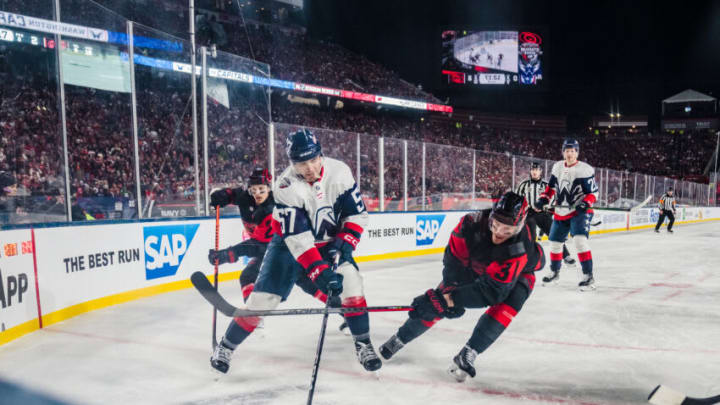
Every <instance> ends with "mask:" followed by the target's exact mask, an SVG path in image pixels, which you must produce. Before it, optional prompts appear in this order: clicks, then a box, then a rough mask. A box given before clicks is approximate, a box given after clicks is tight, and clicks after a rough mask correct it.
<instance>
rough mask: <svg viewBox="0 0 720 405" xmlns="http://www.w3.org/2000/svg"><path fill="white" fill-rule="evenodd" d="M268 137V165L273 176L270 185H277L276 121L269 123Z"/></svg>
mask: <svg viewBox="0 0 720 405" xmlns="http://www.w3.org/2000/svg"><path fill="white" fill-rule="evenodd" d="M267 136H268V138H267V145H268V167H269V168H270V176H272V179H271V180H270V185H271V186H273V185H275V123H274V122H270V124H269V125H268V135H267Z"/></svg>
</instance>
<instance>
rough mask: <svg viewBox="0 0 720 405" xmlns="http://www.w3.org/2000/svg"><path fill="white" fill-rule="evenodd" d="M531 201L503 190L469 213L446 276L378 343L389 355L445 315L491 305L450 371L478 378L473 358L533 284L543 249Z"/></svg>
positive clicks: (447, 259) (453, 240)
mask: <svg viewBox="0 0 720 405" xmlns="http://www.w3.org/2000/svg"><path fill="white" fill-rule="evenodd" d="M527 212H528V203H527V201H526V200H525V198H524V197H523V196H521V195H518V194H516V193H513V192H508V193H505V194H504V195H503V196H501V197H500V199H499V200H498V201H497V202H496V203H495V204H494V206H493V208H492V209H486V210H482V211H479V212H477V213H472V214H468V215H465V216H464V217H463V218H462V219H461V220H460V223H459V224H458V225H457V227H455V229H454V230H453V232H452V235H451V236H450V241H449V243H448V245H447V247H446V248H445V256H444V257H443V274H442V281H441V282H440V284H439V285H438V287H437V288H435V289H430V290H427V291H426V292H425V293H424V294H422V295H420V296H418V297H416V298H415V299H414V300H413V302H412V307H413V309H414V310H413V311H410V312H409V313H408V316H409V319H408V320H407V321H406V322H405V323H404V324H403V325H402V326H401V327H400V328H399V329H398V331H397V333H396V334H395V335H393V336H392V337H391V338H390V339H389V340H388V341H387V342H385V343H384V344H383V345H382V346H381V347H380V354H381V355H382V356H383V357H384V358H385V359H390V358H391V357H393V356H394V355H395V354H396V353H397V352H398V351H399V350H400V349H402V348H403V347H404V346H405V345H406V344H408V343H410V342H411V341H412V340H413V339H415V338H417V337H418V336H420V335H421V334H423V333H425V332H426V331H428V330H429V329H430V328H431V327H432V326H433V325H434V324H435V323H436V322H437V321H439V320H440V319H442V318H458V317H460V316H462V315H463V314H464V313H465V308H483V307H489V308H488V309H487V311H485V313H484V314H483V315H482V316H481V317H480V319H479V320H478V322H477V324H476V326H475V329H474V331H473V333H472V336H471V337H470V339H469V340H468V342H467V343H466V344H465V346H464V347H463V348H462V349H461V350H460V353H459V354H458V355H457V356H455V358H454V359H453V362H452V364H451V365H450V368H449V369H448V373H450V374H451V375H452V376H453V377H455V379H456V380H457V381H460V382H462V381H464V380H465V379H466V378H467V376H468V375H469V376H470V377H475V367H474V365H473V363H474V362H475V357H476V356H477V355H478V354H479V353H482V352H483V351H485V349H487V348H488V347H489V346H490V345H491V344H493V342H495V340H496V339H497V338H498V337H499V336H500V335H501V334H502V332H503V331H504V330H505V329H506V328H507V327H508V325H509V324H510V322H511V321H512V319H513V318H514V317H515V316H516V315H517V313H518V312H519V311H520V309H522V306H523V304H524V303H525V301H526V300H527V299H528V297H529V296H530V293H531V292H532V290H533V287H534V285H535V274H534V273H535V272H536V271H540V270H542V268H543V266H544V265H545V254H544V252H543V249H542V247H541V246H540V244H538V243H537V242H536V241H535V238H536V234H535V229H534V227H530V226H529V225H528V224H527V223H526V222H525V219H526V216H527Z"/></svg>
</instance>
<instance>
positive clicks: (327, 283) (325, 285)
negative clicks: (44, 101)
mask: <svg viewBox="0 0 720 405" xmlns="http://www.w3.org/2000/svg"><path fill="white" fill-rule="evenodd" d="M308 277H309V278H310V280H312V281H313V282H314V283H315V284H316V285H317V286H318V288H320V289H321V290H322V291H324V292H325V293H327V295H328V296H331V297H336V296H339V295H340V294H341V293H342V290H343V287H342V282H343V276H342V274H338V273H335V272H334V271H332V268H331V267H330V265H329V264H328V263H327V262H326V261H318V262H316V264H314V266H313V267H312V269H311V270H310V271H309V272H308Z"/></svg>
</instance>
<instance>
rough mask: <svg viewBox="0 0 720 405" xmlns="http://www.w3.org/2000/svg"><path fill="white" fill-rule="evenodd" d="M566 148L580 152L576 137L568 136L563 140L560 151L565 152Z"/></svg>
mask: <svg viewBox="0 0 720 405" xmlns="http://www.w3.org/2000/svg"><path fill="white" fill-rule="evenodd" d="M567 148H575V150H576V151H578V153H580V142H578V141H577V139H573V138H568V139H566V140H565V141H563V145H562V151H563V152H565V149H567Z"/></svg>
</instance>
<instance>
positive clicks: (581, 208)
mask: <svg viewBox="0 0 720 405" xmlns="http://www.w3.org/2000/svg"><path fill="white" fill-rule="evenodd" d="M588 209H590V204H588V202H587V201H580V204H578V205H576V206H575V211H576V212H577V213H578V214H584V213H586V212H587V210H588Z"/></svg>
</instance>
